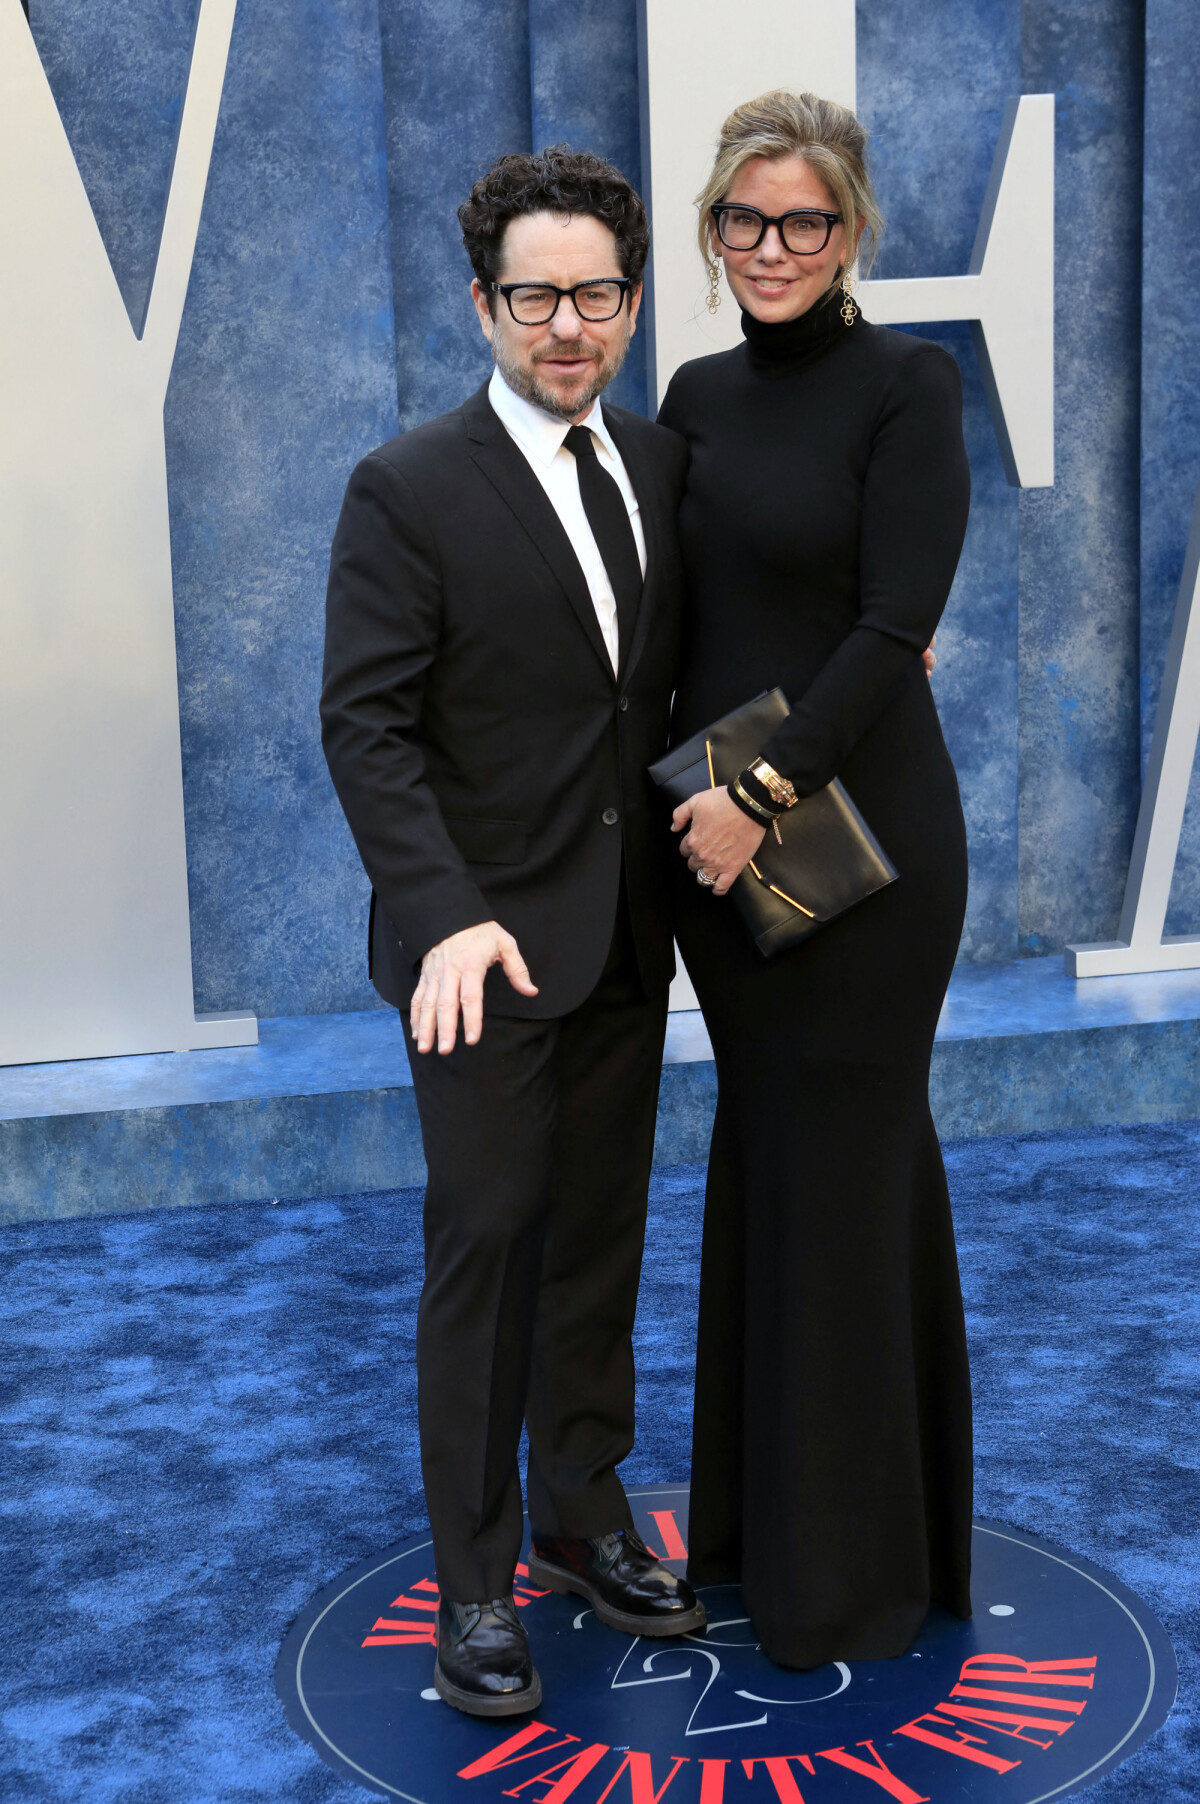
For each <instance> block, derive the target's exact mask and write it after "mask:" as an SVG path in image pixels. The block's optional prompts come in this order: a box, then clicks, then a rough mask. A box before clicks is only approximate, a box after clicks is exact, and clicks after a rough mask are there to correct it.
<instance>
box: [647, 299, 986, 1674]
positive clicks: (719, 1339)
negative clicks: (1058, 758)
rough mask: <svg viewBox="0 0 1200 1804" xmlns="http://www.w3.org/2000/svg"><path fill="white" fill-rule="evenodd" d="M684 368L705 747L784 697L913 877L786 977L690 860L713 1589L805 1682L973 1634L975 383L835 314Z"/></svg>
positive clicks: (701, 1516) (702, 1407) (819, 766)
mask: <svg viewBox="0 0 1200 1804" xmlns="http://www.w3.org/2000/svg"><path fill="white" fill-rule="evenodd" d="M743 328H744V331H745V334H746V339H747V343H746V344H745V345H744V346H740V347H739V348H738V349H737V350H734V351H730V352H727V353H725V354H723V355H720V356H716V357H707V358H703V359H701V360H700V361H698V362H696V363H690V364H687V365H685V366H684V368H682V369H681V370H680V371H679V372H678V374H677V375H676V376H675V377H674V378H673V380H672V382H671V385H670V388H669V390H668V392H667V396H666V399H665V401H664V403H663V407H662V412H661V415H660V418H661V419H662V421H663V422H664V424H666V425H668V426H671V427H673V428H674V429H675V431H677V432H679V433H682V434H683V436H684V437H685V438H686V439H687V440H688V443H689V445H690V447H691V473H690V476H689V480H688V486H687V492H686V495H685V498H684V501H683V506H682V510H681V513H680V532H681V536H682V545H683V553H684V559H685V564H686V570H687V581H688V599H687V613H686V617H685V629H684V668H683V672H682V676H681V679H680V683H679V688H678V692H677V697H676V705H675V714H674V721H673V729H672V730H673V735H674V737H675V739H676V741H679V740H682V739H685V738H687V737H689V736H690V735H691V734H693V733H695V732H696V731H697V730H698V729H700V728H701V727H703V726H704V725H705V724H706V723H707V722H708V721H711V720H713V719H715V718H716V717H718V716H719V715H721V714H724V713H727V712H728V711H729V710H730V709H731V708H735V707H737V706H739V705H740V704H741V703H742V702H745V701H748V700H749V699H750V698H751V697H752V696H754V695H756V694H758V693H759V692H760V691H762V690H763V689H768V688H771V687H772V686H773V685H775V684H779V685H780V687H781V688H782V689H783V690H784V693H785V694H786V695H787V697H788V699H789V701H790V702H791V704H792V708H793V712H792V714H791V716H790V718H789V719H788V721H787V722H786V724H785V725H784V726H783V727H782V728H781V729H780V731H779V732H778V733H777V734H776V736H775V737H774V738H773V739H772V740H771V741H770V742H769V743H768V744H767V745H765V746H764V747H763V748H762V751H763V756H764V757H765V758H766V759H767V761H768V762H769V763H770V764H772V765H774V766H775V768H776V769H777V770H779V771H781V772H782V773H783V774H784V775H785V776H787V777H790V778H791V780H792V782H793V784H794V785H795V787H796V790H797V792H798V793H799V794H800V795H809V794H811V793H813V792H814V791H815V790H817V789H819V788H821V787H822V786H823V785H824V784H826V783H827V782H828V781H829V780H830V778H832V777H834V776H838V777H840V778H841V779H842V781H843V782H844V784H845V785H846V788H847V789H848V790H849V792H850V794H851V796H852V797H853V799H854V801H855V802H856V803H857V804H858V807H859V809H860V810H861V811H862V813H863V815H864V816H865V817H866V819H867V821H868V823H869V824H870V826H871V827H872V829H873V830H874V832H875V834H876V835H877V837H878V838H879V840H880V842H881V843H882V845H883V846H884V848H885V850H886V851H887V853H888V855H889V856H890V858H891V860H892V862H893V864H895V866H896V867H897V869H898V871H899V873H900V877H899V881H898V882H896V883H894V884H892V885H891V886H890V887H889V888H888V889H886V890H883V891H881V892H879V893H878V894H877V895H875V896H872V897H870V898H869V899H868V900H867V901H866V902H863V903H861V904H860V905H859V906H858V907H856V908H854V909H851V910H850V911H849V912H848V913H847V914H845V915H843V916H842V917H841V918H840V919H838V920H836V921H834V922H832V923H831V924H830V925H829V926H828V927H826V928H824V929H823V930H822V931H821V932H820V933H818V934H817V935H816V936H815V937H814V938H813V939H811V940H810V941H809V942H808V943H807V944H805V945H802V946H800V947H797V948H795V949H794V950H793V951H791V952H788V953H785V954H783V955H782V956H780V957H778V958H775V959H772V960H770V961H766V960H764V959H763V958H761V957H760V955H759V954H758V952H757V951H756V950H755V948H754V946H753V944H752V943H751V941H750V939H749V938H748V936H747V934H746V932H745V929H744V928H743V926H742V923H741V921H740V920H739V918H738V917H737V915H736V914H735V913H734V910H733V908H732V905H731V904H730V903H728V902H725V901H723V900H718V899H717V898H715V897H713V896H712V895H711V894H708V893H706V892H705V891H704V890H703V889H701V888H700V887H699V886H698V885H697V884H696V882H695V879H694V878H693V877H692V876H691V875H690V874H689V873H688V871H687V868H686V865H685V863H684V861H683V859H682V858H681V859H679V860H678V885H677V897H678V909H677V932H678V938H679V943H680V946H681V948H682V951H683V955H684V959H685V961H686V963H687V968H688V971H689V973H690V974H691V977H692V979H693V981H694V983H695V986H696V990H697V993H698V995H699V998H700V1002H701V1005H702V1007H703V1009H704V1016H705V1020H706V1022H707V1024H708V1028H709V1031H710V1034H711V1037H712V1042H713V1049H714V1053H715V1057H716V1064H717V1076H718V1084H719V1101H718V1106H717V1118H716V1123H715V1126H714V1130H713V1142H712V1153H711V1159H710V1164H709V1175H708V1195H707V1202H706V1210H705V1223H704V1253H703V1266H702V1277H701V1289H700V1333H699V1346H698V1356H697V1370H696V1410H695V1421H694V1428H693V1449H692V1493H691V1518H690V1523H691V1528H690V1550H691V1551H690V1560H689V1565H688V1575H689V1577H690V1578H691V1579H692V1580H693V1581H694V1582H696V1583H700V1584H712V1583H719V1582H723V1581H729V1580H740V1582H741V1585H742V1590H743V1595H744V1598H745V1602H746V1606H747V1608H748V1610H749V1613H750V1617H751V1620H752V1622H753V1624H754V1628H755V1630H756V1632H757V1634H758V1636H759V1639H760V1641H761V1644H762V1647H763V1650H764V1652H766V1653H767V1654H768V1655H769V1656H770V1658H771V1659H772V1660H775V1661H776V1662H778V1663H779V1664H780V1665H782V1666H790V1667H798V1668H808V1667H814V1666H819V1665H822V1664H823V1663H824V1662H826V1661H829V1660H852V1659H879V1658H884V1657H887V1656H890V1655H895V1654H899V1653H902V1652H903V1650H904V1649H905V1648H906V1647H907V1646H908V1644H909V1643H910V1642H911V1640H912V1639H913V1637H914V1636H915V1635H916V1633H917V1631H918V1630H919V1629H920V1627H921V1624H922V1621H923V1619H924V1617H925V1614H926V1611H927V1610H928V1608H929V1606H930V1604H931V1603H936V1604H940V1605H942V1606H944V1607H945V1608H946V1609H948V1610H950V1611H952V1612H953V1613H954V1614H955V1615H957V1616H968V1615H969V1614H970V1609H971V1605H970V1546H971V1398H970V1380H969V1375H968V1370H967V1353H966V1341H965V1336H964V1330H963V1311H962V1298H961V1293H960V1290H959V1280H958V1265H957V1260H956V1257H955V1250H954V1236H953V1228H952V1224H951V1219H950V1206H949V1198H948V1195H947V1190H946V1178H945V1173H944V1170H943V1166H942V1159H941V1152H940V1149H939V1147H938V1142H937V1136H936V1134H935V1132H934V1127H933V1121H932V1118H931V1116H930V1112H929V1100H928V1083H929V1060H930V1053H931V1050H932V1046H933V1036H934V1028H935V1026H936V1024H937V1018H938V1012H939V1010H940V1008H941V1004H942V999H943V997H944V995H945V991H946V985H947V983H948V981H949V978H950V972H951V968H952V966H953V964H954V959H955V954H956V951H957V948H958V941H959V935H960V933H961V930H962V921H963V910H964V906H965V901H966V886H967V863H966V842H965V835H964V830H963V818H962V810H961V807H960V803H959V796H958V785H957V783H956V780H955V775H954V769H953V766H952V765H951V763H950V759H949V756H948V754H947V751H946V747H945V744H944V742H943V739H942V733H941V728H940V725H939V722H938V716H937V710H936V708H935V706H934V701H933V695H932V691H931V688H930V685H929V682H928V681H927V679H926V676H925V673H924V667H923V665H922V662H921V653H922V651H923V650H924V648H925V646H926V645H928V643H929V640H930V638H931V636H932V634H933V631H934V629H935V627H936V626H937V623H938V619H939V616H940V615H941V612H942V609H943V607H944V606H945V602H946V598H947V595H948V594H949V590H950V584H951V582H952V580H953V577H954V572H955V567H956V565H957V563H958V557H959V552H960V550H961V548H962V541H963V534H964V531H965V529H966V520H967V507H968V499H969V473H968V467H967V459H966V454H965V451H964V449H963V440H962V399H961V386H960V381H959V373H958V366H957V364H956V363H955V362H954V360H953V359H952V358H951V357H950V356H948V355H947V354H946V353H945V352H944V351H942V350H941V349H939V348H938V347H937V346H935V345H931V344H929V343H927V342H925V341H923V340H921V339H918V338H913V337H910V336H908V335H906V334H903V333H899V332H893V331H888V330H886V329H884V328H882V327H878V326H872V325H869V324H867V323H866V322H865V321H864V320H863V318H862V316H861V314H860V315H859V316H858V318H857V320H856V321H855V322H854V324H853V325H851V326H849V327H847V326H846V325H845V323H844V321H843V319H842V317H841V313H840V310H839V307H838V304H837V302H836V301H834V302H832V303H829V302H827V303H825V304H821V305H818V306H817V307H814V308H813V309H811V310H810V311H809V312H808V313H806V314H804V315H803V316H802V317H801V318H800V319H798V320H793V321H789V322H787V323H786V324H783V325H777V326H774V325H773V326H764V325H762V324H760V323H759V322H758V321H755V320H753V319H751V318H750V317H748V316H744V318H743Z"/></svg>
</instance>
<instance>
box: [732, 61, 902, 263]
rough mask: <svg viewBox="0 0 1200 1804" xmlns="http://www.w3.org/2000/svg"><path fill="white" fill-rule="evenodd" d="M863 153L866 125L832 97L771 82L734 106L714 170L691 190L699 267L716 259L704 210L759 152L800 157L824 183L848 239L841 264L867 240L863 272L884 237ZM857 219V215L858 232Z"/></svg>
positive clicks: (772, 156)
mask: <svg viewBox="0 0 1200 1804" xmlns="http://www.w3.org/2000/svg"><path fill="white" fill-rule="evenodd" d="M866 153H867V133H866V130H865V128H864V127H863V126H861V125H860V124H859V122H858V120H857V119H856V118H855V116H854V114H853V113H852V112H851V111H850V109H849V107H844V106H839V105H838V103H837V101H836V100H819V99H818V98H817V96H816V95H815V94H793V93H792V92H791V91H790V90H789V89H787V88H774V89H772V91H771V92H770V93H769V94H760V95H759V97H758V99H757V100H748V101H747V102H746V104H745V105H744V106H739V107H735V108H734V110H733V112H732V113H730V115H729V117H728V119H726V121H725V123H724V125H723V126H722V127H721V135H720V137H719V138H718V140H717V155H716V159H715V161H714V163H713V166H712V174H711V175H710V176H709V178H708V181H707V182H706V184H705V186H704V190H703V192H702V193H701V194H698V195H697V196H696V205H697V207H699V209H700V221H699V232H698V236H699V241H700V255H701V256H702V257H703V258H704V262H705V266H706V267H707V268H708V269H709V270H710V271H711V270H713V269H715V267H716V263H717V259H716V257H715V256H714V254H713V248H712V234H711V227H712V221H711V218H710V215H709V208H710V207H711V206H713V205H714V204H715V202H717V201H719V200H723V199H724V198H725V196H726V195H727V194H728V192H729V190H730V188H731V187H732V186H733V182H734V178H735V177H736V176H737V173H738V171H739V170H740V169H741V168H742V167H743V166H744V165H745V164H746V163H749V162H752V161H753V160H754V159H755V158H757V157H766V158H767V159H768V160H770V161H774V160H775V159H777V158H779V157H803V159H804V161H805V162H806V163H807V164H808V166H809V168H810V169H811V170H812V172H813V174H814V175H817V176H819V177H820V178H821V180H822V181H823V182H824V184H825V186H826V187H827V188H828V190H829V192H830V194H831V195H832V196H833V203H834V206H835V207H836V208H837V210H838V212H839V213H840V214H841V216H842V219H843V221H844V223H845V229H846V233H847V236H848V240H849V245H850V255H849V257H848V258H847V265H849V263H852V262H853V261H854V257H855V255H856V254H857V255H858V256H859V257H860V258H862V257H863V256H864V241H865V261H864V263H863V269H862V273H863V274H864V275H865V274H866V273H867V271H868V270H869V269H870V267H871V264H872V263H873V262H874V260H875V252H876V250H877V249H878V246H879V240H880V238H881V237H882V235H883V215H882V213H880V211H879V208H878V206H877V204H876V201H875V191H874V189H873V188H872V186H871V177H870V175H869V174H868V172H867V156H866ZM859 220H862V221H863V225H862V228H861V237H860V235H859V234H860V228H859V225H858V222H859Z"/></svg>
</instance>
